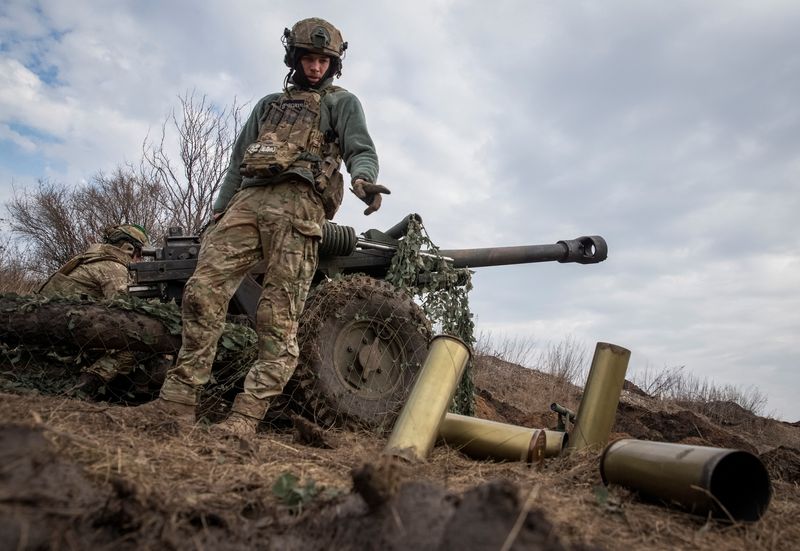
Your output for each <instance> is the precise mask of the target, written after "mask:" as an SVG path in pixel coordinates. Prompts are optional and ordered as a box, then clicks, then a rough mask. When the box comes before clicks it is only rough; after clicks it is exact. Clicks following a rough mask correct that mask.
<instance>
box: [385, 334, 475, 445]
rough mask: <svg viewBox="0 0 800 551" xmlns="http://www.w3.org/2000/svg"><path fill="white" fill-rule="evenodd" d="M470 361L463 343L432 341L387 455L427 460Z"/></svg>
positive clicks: (448, 338) (441, 337) (441, 338)
mask: <svg viewBox="0 0 800 551" xmlns="http://www.w3.org/2000/svg"><path fill="white" fill-rule="evenodd" d="M469 358H470V351H469V347H468V346H467V345H466V344H464V341H462V340H461V339H458V338H456V337H452V336H450V335H437V336H435V337H433V339H432V340H431V346H430V351H429V352H428V356H427V358H425V364H424V365H423V366H422V369H421V370H420V373H419V375H418V376H417V381H416V382H415V383H414V388H412V389H411V393H410V395H409V397H408V401H407V402H406V404H405V406H403V409H402V411H401V412H400V416H399V417H398V418H397V422H396V423H395V425H394V429H393V430H392V434H391V435H390V436H389V441H388V442H387V444H386V449H385V450H384V453H385V454H387V455H395V456H399V457H403V458H405V459H408V460H412V461H421V460H424V459H425V458H427V457H428V454H430V452H431V450H432V449H433V445H434V444H435V443H436V436H437V435H438V434H439V425H440V424H441V422H442V419H443V418H444V415H445V413H446V412H447V408H448V407H450V403H451V402H452V401H453V395H454V394H455V391H456V386H457V385H458V382H459V381H460V380H461V376H462V375H463V374H464V368H465V367H466V365H467V361H468V360H469Z"/></svg>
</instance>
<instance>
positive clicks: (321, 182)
mask: <svg viewBox="0 0 800 551" xmlns="http://www.w3.org/2000/svg"><path fill="white" fill-rule="evenodd" d="M338 90H343V88H339V87H336V86H330V87H328V88H326V89H324V90H296V89H295V90H290V91H286V92H284V93H283V95H281V96H280V97H279V98H278V99H277V100H275V101H273V102H272V103H270V104H269V107H268V108H267V111H266V113H265V114H264V116H263V117H261V120H260V121H259V126H258V138H256V141H255V142H253V143H252V144H250V145H249V146H248V147H247V149H246V150H245V153H244V157H243V159H242V164H241V165H240V167H239V170H240V173H241V174H242V176H247V177H250V178H264V179H275V178H277V177H279V176H281V175H284V174H287V173H291V172H296V173H298V174H300V173H302V172H309V173H310V174H311V178H312V180H313V185H314V189H315V191H316V192H317V193H318V194H319V195H320V197H321V198H322V205H323V207H324V208H325V217H326V218H328V219H329V220H330V219H332V218H333V216H334V214H336V211H337V210H338V209H339V205H341V203H342V196H343V194H344V181H343V179H342V174H341V173H340V172H339V167H340V166H341V163H342V155H341V152H340V150H339V136H337V135H336V132H335V131H334V130H333V129H331V128H327V129H324V130H323V129H321V128H320V112H321V109H322V108H323V106H322V98H323V97H324V96H325V94H326V93H328V92H334V91H338Z"/></svg>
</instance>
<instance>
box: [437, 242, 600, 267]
mask: <svg viewBox="0 0 800 551" xmlns="http://www.w3.org/2000/svg"><path fill="white" fill-rule="evenodd" d="M439 252H440V253H441V254H442V255H443V256H448V257H450V258H452V259H453V266H455V267H456V268H480V267H482V266H506V265H509V264H529V263H533V262H577V263H579V264H596V263H598V262H602V261H603V260H605V259H606V257H608V245H607V244H606V240H605V239H603V238H602V237H600V236H599V235H590V236H583V237H578V238H577V239H567V240H563V241H559V242H557V243H555V244H553V245H523V246H519V247H489V248H484V249H448V250H441V251H439Z"/></svg>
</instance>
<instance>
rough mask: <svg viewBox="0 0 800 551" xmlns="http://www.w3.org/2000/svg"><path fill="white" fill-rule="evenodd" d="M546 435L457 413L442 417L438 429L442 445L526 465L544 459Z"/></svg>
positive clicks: (476, 454)
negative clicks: (443, 443) (521, 462)
mask: <svg viewBox="0 0 800 551" xmlns="http://www.w3.org/2000/svg"><path fill="white" fill-rule="evenodd" d="M547 432H549V431H545V430H542V429H531V428H526V427H520V426H518V425H511V424H508V423H498V422H496V421H489V420H487V419H478V418H477V417H468V416H466V415H458V414H456V413H447V414H445V416H444V420H443V421H442V424H441V425H440V427H439V437H440V438H441V439H442V440H443V441H444V442H445V444H447V445H448V446H450V447H451V448H455V449H457V450H460V451H462V452H464V453H465V454H467V455H469V456H470V457H474V458H476V459H497V460H502V461H523V462H525V463H528V464H531V463H537V464H538V463H541V462H542V460H543V459H544V458H545V457H547ZM558 440H560V439H558ZM560 451H561V450H560V449H559V452H560Z"/></svg>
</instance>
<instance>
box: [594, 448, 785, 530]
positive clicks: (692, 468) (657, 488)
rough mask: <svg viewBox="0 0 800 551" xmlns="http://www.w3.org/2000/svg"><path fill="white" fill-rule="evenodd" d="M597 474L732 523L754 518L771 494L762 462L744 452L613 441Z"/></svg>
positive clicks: (756, 517)
mask: <svg viewBox="0 0 800 551" xmlns="http://www.w3.org/2000/svg"><path fill="white" fill-rule="evenodd" d="M600 476H601V477H602V479H603V483H605V484H619V485H620V486H625V487H626V488H629V489H631V490H635V491H638V492H639V493H641V494H642V495H644V496H647V497H650V498H654V499H657V500H661V501H664V502H667V503H670V502H674V503H676V504H678V505H680V506H681V507H683V508H685V509H687V510H688V511H689V512H691V513H694V514H698V515H707V514H709V513H710V514H711V515H712V516H714V517H715V518H719V519H723V520H730V521H756V520H758V519H759V518H761V515H763V514H764V513H765V512H766V510H767V506H768V505H769V501H770V498H771V496H772V488H771V485H770V481H769V474H768V473H767V470H766V468H765V467H764V464H763V463H762V462H761V460H760V459H759V458H758V457H756V456H755V455H753V454H752V453H750V452H747V451H744V450H731V449H725V448H712V447H705V446H689V445H685V444H670V443H666V442H648V441H644V440H634V439H624V440H617V441H616V442H612V443H611V444H609V445H608V446H607V447H606V449H605V450H604V451H603V456H602V458H601V459H600Z"/></svg>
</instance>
